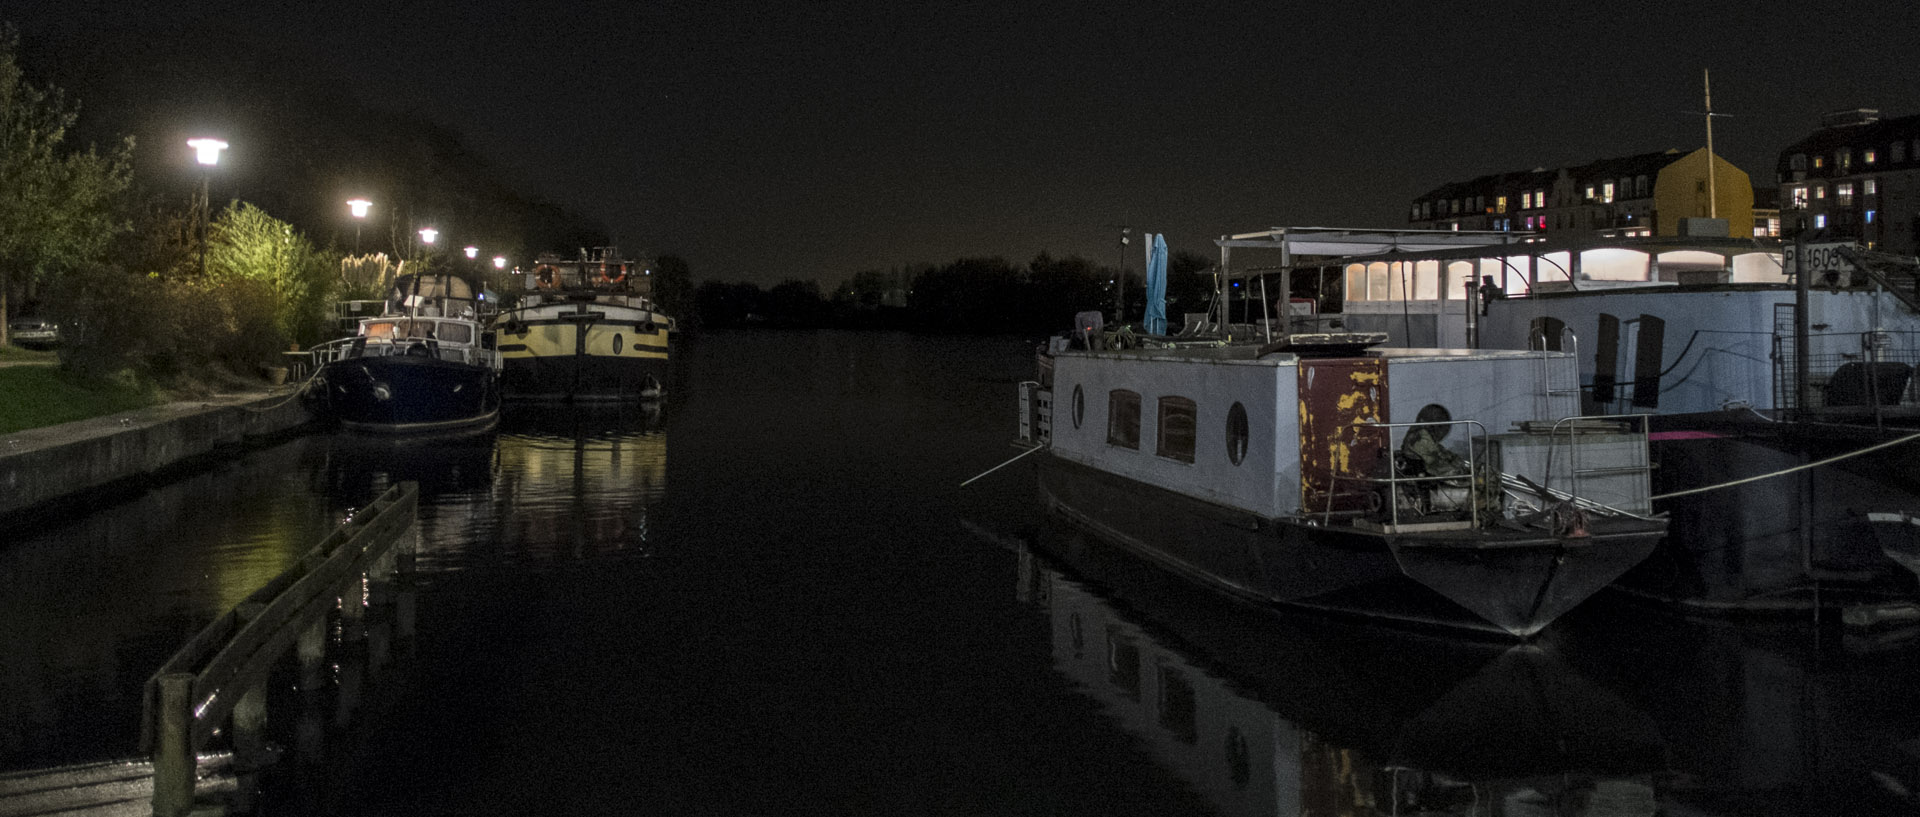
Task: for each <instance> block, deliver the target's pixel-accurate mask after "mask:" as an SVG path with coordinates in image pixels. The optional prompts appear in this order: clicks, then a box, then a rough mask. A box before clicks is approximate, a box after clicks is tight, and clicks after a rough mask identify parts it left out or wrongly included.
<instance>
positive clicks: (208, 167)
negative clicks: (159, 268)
mask: <svg viewBox="0 0 1920 817" xmlns="http://www.w3.org/2000/svg"><path fill="white" fill-rule="evenodd" d="M187 147H190V148H193V158H194V160H195V161H197V162H199V163H200V277H202V278H205V277H206V275H207V210H208V209H210V208H211V207H212V205H211V204H209V203H208V201H207V180H208V177H210V176H212V175H213V166H214V165H217V164H219V163H220V151H223V150H226V149H227V143H226V142H223V141H221V140H219V139H207V138H200V139H188V140H187Z"/></svg>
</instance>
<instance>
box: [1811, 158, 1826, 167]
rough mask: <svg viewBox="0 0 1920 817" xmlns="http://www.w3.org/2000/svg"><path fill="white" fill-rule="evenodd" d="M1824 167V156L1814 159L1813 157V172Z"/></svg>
mask: <svg viewBox="0 0 1920 817" xmlns="http://www.w3.org/2000/svg"><path fill="white" fill-rule="evenodd" d="M1826 166H1827V157H1825V156H1815V157H1813V169H1814V170H1819V169H1820V168H1823V167H1826Z"/></svg>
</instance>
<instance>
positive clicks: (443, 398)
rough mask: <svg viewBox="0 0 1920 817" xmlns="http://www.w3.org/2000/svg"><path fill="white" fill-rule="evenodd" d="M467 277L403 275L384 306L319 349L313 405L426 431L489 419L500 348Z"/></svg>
mask: <svg viewBox="0 0 1920 817" xmlns="http://www.w3.org/2000/svg"><path fill="white" fill-rule="evenodd" d="M476 304H477V299H476V298H475V297H474V290H473V287H472V286H471V285H470V284H468V283H467V281H466V280H464V279H462V278H459V277H457V276H451V275H435V274H423V275H402V276H399V277H398V278H396V279H395V281H394V284H393V287H392V288H391V289H390V290H388V293H387V300H386V307H385V309H384V314H382V315H380V316H379V317H374V318H363V319H361V321H360V327H359V332H358V334H356V335H355V336H353V337H350V338H342V339H340V340H337V341H334V342H333V343H330V344H327V345H325V346H322V347H320V348H319V349H316V350H315V353H316V355H317V357H318V358H319V360H321V361H322V365H321V368H320V373H319V375H318V376H317V377H316V378H315V381H314V384H313V391H312V392H311V394H312V397H313V400H314V403H315V407H316V408H317V409H318V410H319V411H320V412H321V413H322V414H324V415H326V416H327V417H329V418H330V419H333V420H335V421H337V422H339V423H340V425H341V426H342V427H345V428H347V429H350V430H354V431H366V432H374V433H422V432H440V431H453V430H465V429H476V428H485V427H488V426H491V425H493V424H494V423H496V422H498V421H499V418H500V365H499V360H500V357H499V353H498V352H497V351H495V350H494V349H493V348H492V347H493V344H492V343H491V342H489V341H490V337H489V336H488V335H487V333H486V332H485V331H484V329H483V327H482V325H481V323H480V322H479V320H478V316H477V313H476Z"/></svg>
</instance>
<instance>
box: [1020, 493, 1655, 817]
mask: <svg viewBox="0 0 1920 817" xmlns="http://www.w3.org/2000/svg"><path fill="white" fill-rule="evenodd" d="M1036 545H1038V546H1040V547H1041V549H1042V550H1044V551H1046V552H1047V553H1049V554H1052V555H1054V556H1056V557H1059V558H1063V559H1066V560H1067V563H1068V564H1070V565H1072V569H1074V570H1075V571H1076V572H1079V573H1081V574H1082V575H1087V576H1094V577H1097V578H1096V580H1097V581H1099V582H1100V583H1101V585H1100V586H1098V587H1096V586H1094V585H1089V584H1085V583H1082V582H1080V581H1077V580H1075V579H1072V578H1069V577H1067V576H1066V575H1064V574H1063V573H1062V572H1060V570H1057V569H1055V568H1054V567H1052V566H1051V565H1050V564H1049V562H1048V561H1047V560H1046V558H1043V557H1036V556H1035V555H1033V552H1032V551H1029V550H1026V549H1021V550H1020V551H1019V554H1020V566H1021V569H1020V580H1019V582H1020V583H1019V593H1020V595H1021V597H1022V599H1023V600H1026V601H1030V602H1031V603H1033V604H1034V605H1035V606H1038V607H1041V608H1043V609H1045V610H1046V611H1047V614H1048V617H1049V619H1050V620H1051V622H1052V632H1053V658H1054V667H1055V669H1056V670H1058V671H1059V672H1060V673H1061V674H1063V675H1065V676H1067V677H1068V678H1071V679H1072V680H1073V681H1075V682H1076V684H1077V685H1078V686H1079V687H1080V689H1081V690H1082V691H1083V692H1084V694H1086V695H1088V696H1089V697H1092V698H1094V699H1095V700H1098V701H1099V702H1100V703H1101V705H1102V706H1103V708H1104V709H1105V710H1106V711H1107V713H1108V715H1109V717H1111V718H1113V719H1114V720H1115V721H1117V722H1118V723H1119V724H1120V725H1122V726H1123V727H1124V728H1126V729H1127V730H1128V731H1129V732H1131V733H1133V734H1134V735H1135V736H1137V737H1138V738H1140V739H1141V740H1142V741H1144V742H1145V744H1146V745H1147V747H1148V748H1149V749H1150V750H1151V751H1152V752H1153V754H1154V755H1155V756H1156V757H1157V758H1158V760H1159V761H1160V762H1161V764H1162V765H1163V766H1165V767H1167V768H1169V769H1171V770H1173V771H1175V772H1177V773H1178V774H1179V775H1180V776H1181V777H1182V778H1183V779H1184V780H1185V781H1186V782H1187V784H1188V785H1189V786H1191V787H1192V788H1193V789H1194V790H1195V791H1196V792H1197V793H1199V794H1201V795H1202V796H1204V797H1205V798H1206V799H1207V800H1208V801H1210V802H1211V803H1212V804H1213V805H1214V807H1215V808H1216V809H1217V810H1218V811H1219V812H1220V813H1221V814H1230V815H1238V814H1248V815H1251V814H1267V815H1272V814H1285V815H1292V814H1358V815H1372V814H1381V815H1386V814H1462V815H1464V814H1509V815H1522V814H1526V815H1530V814H1541V815H1547V814H1554V815H1636V814H1640V815H1651V814H1653V813H1654V811H1655V809H1654V791H1653V773H1655V772H1657V771H1659V770H1660V769H1661V768H1662V766H1663V749H1662V745H1661V739H1660V735H1659V732H1658V730H1657V729H1656V727H1655V724H1654V723H1653V722H1652V721H1651V720H1650V719H1648V718H1647V717H1646V716H1645V715H1644V714H1642V713H1641V712H1639V711H1638V710H1635V709H1634V708H1632V707H1630V706H1628V705H1627V704H1626V703H1625V702H1624V701H1622V700H1621V699H1620V698H1619V697H1617V696H1615V695H1613V694H1612V693H1610V692H1608V691H1606V690H1604V689H1602V688H1601V687H1599V686H1597V685H1595V684H1594V683H1592V682H1590V681H1588V680H1587V679H1585V678H1583V677H1582V676H1581V675H1579V674H1578V673H1575V672H1574V671H1573V670H1571V669H1569V668H1568V667H1566V666H1565V665H1563V664H1562V663H1561V662H1559V661H1558V660H1555V659H1554V658H1552V657H1551V656H1550V655H1548V654H1547V652H1546V651H1545V650H1543V649H1541V648H1539V647H1537V646H1511V645H1507V644H1485V645H1481V644H1474V643H1470V642H1464V641H1461V640H1459V639H1451V638H1435V637H1429V636H1425V635H1421V634H1417V633H1407V632H1404V631H1400V630H1394V629H1388V628H1383V627H1376V626H1373V625H1367V624H1363V623H1352V624H1349V623H1346V622H1338V621H1332V622H1330V621H1328V620H1326V619H1325V618H1324V617H1316V618H1311V619H1310V618H1306V617H1301V618H1297V619H1296V618H1294V617H1292V616H1291V615H1290V614H1287V613H1284V612H1275V611H1272V610H1266V609H1258V608H1253V607H1250V606H1241V605H1237V604H1234V603H1231V602H1226V601H1224V600H1215V599H1212V598H1209V597H1207V596H1206V595H1205V594H1204V591H1198V590H1197V589H1190V588H1185V587H1182V586H1181V585H1180V584H1179V582H1177V581H1166V580H1162V579H1161V578H1160V577H1159V576H1156V575H1154V573H1153V569H1152V568H1151V567H1150V566H1145V565H1141V564H1138V563H1137V562H1136V563H1130V560H1131V559H1132V558H1133V557H1131V556H1128V555H1126V554H1124V553H1119V552H1117V551H1114V550H1113V549H1112V548H1110V547H1107V546H1105V545H1101V544H1098V543H1096V542H1093V541H1089V540H1088V539H1087V538H1085V537H1084V535H1083V534H1079V533H1076V532H1067V531H1060V530H1054V529H1051V528H1049V529H1048V530H1046V531H1045V532H1044V533H1043V534H1042V536H1041V538H1040V540H1039V541H1037V542H1036ZM1142 568H1144V569H1142Z"/></svg>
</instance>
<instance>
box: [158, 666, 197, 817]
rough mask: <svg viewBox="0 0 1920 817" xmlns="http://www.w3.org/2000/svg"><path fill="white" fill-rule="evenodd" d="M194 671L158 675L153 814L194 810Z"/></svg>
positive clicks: (175, 815)
mask: <svg viewBox="0 0 1920 817" xmlns="http://www.w3.org/2000/svg"><path fill="white" fill-rule="evenodd" d="M193 680H194V676H193V673H189V672H175V673H168V674H166V675H162V676H160V706H159V710H160V713H159V714H160V717H159V721H160V722H159V723H158V724H156V727H157V728H156V729H155V735H154V744H153V813H154V817H184V815H186V814H187V813H188V812H190V811H192V810H193V784H194V778H195V777H196V776H197V775H198V773H199V772H198V770H197V769H196V768H195V767H194V766H195V762H196V760H197V758H196V757H195V755H194V752H193Z"/></svg>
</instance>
